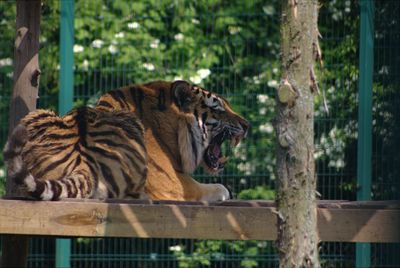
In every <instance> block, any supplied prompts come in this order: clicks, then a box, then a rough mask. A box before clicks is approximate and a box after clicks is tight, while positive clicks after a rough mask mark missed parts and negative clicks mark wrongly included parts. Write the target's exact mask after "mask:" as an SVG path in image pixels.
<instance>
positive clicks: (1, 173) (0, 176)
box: [0, 168, 6, 178]
mask: <svg viewBox="0 0 400 268" xmlns="http://www.w3.org/2000/svg"><path fill="white" fill-rule="evenodd" d="M5 175H6V172H5V171H4V169H2V168H0V178H2V177H4V176H5Z"/></svg>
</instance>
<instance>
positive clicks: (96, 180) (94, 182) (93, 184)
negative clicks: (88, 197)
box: [86, 162, 99, 189]
mask: <svg viewBox="0 0 400 268" xmlns="http://www.w3.org/2000/svg"><path fill="white" fill-rule="evenodd" d="M86 164H87V166H88V167H89V169H90V172H91V173H92V176H90V178H91V180H90V186H91V187H92V189H97V186H98V184H99V174H98V172H97V170H98V169H97V167H96V168H94V167H93V166H92V165H95V162H87V163H86ZM88 180H89V178H88Z"/></svg>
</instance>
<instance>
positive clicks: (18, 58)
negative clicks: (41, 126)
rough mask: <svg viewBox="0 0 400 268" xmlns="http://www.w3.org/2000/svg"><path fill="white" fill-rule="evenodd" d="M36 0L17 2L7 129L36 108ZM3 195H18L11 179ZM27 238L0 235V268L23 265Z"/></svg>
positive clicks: (37, 8) (37, 38) (37, 64)
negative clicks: (12, 82)
mask: <svg viewBox="0 0 400 268" xmlns="http://www.w3.org/2000/svg"><path fill="white" fill-rule="evenodd" d="M40 10H41V2H40V0H30V1H23V0H19V1H17V20H16V28H17V31H16V37H15V50H14V88H13V95H12V100H11V109H10V124H9V127H10V131H9V133H11V131H12V130H13V129H14V127H15V126H16V125H17V124H18V122H19V120H20V119H21V118H22V117H24V116H25V115H26V114H27V113H28V112H30V111H32V110H35V109H36V101H37V97H38V86H39V76H40V70H39V34H40ZM6 191H7V196H13V195H16V194H18V191H17V187H15V184H14V182H13V181H11V180H9V179H8V178H7V188H6ZM27 256H28V237H27V236H22V235H5V236H3V248H2V261H1V267H26V266H27V262H26V261H27Z"/></svg>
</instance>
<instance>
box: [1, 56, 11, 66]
mask: <svg viewBox="0 0 400 268" xmlns="http://www.w3.org/2000/svg"><path fill="white" fill-rule="evenodd" d="M12 64H13V60H12V59H11V58H5V59H1V60H0V67H3V66H10V65H12Z"/></svg>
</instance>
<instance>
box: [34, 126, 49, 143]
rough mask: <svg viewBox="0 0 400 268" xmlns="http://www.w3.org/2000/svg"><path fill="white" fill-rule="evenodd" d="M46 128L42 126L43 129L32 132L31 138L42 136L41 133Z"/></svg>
mask: <svg viewBox="0 0 400 268" xmlns="http://www.w3.org/2000/svg"><path fill="white" fill-rule="evenodd" d="M46 130H47V129H45V128H43V129H41V130H39V131H37V132H36V133H34V134H33V135H32V136H31V140H36V139H37V138H38V137H39V136H42V135H43V133H45V132H46Z"/></svg>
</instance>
